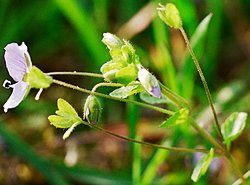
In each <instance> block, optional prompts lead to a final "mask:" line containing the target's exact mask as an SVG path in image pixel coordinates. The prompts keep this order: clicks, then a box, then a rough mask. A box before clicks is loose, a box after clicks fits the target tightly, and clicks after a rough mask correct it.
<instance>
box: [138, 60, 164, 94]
mask: <svg viewBox="0 0 250 185" xmlns="http://www.w3.org/2000/svg"><path fill="white" fill-rule="evenodd" d="M138 68H139V72H138V80H139V81H140V82H141V85H142V86H143V87H144V89H145V90H146V91H147V92H148V93H149V94H150V95H152V96H154V97H156V98H161V89H160V86H159V83H158V80H157V79H156V77H155V76H154V75H152V74H151V73H150V72H149V71H148V70H146V69H145V68H143V67H142V66H141V65H138Z"/></svg>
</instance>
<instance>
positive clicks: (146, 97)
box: [140, 91, 170, 104]
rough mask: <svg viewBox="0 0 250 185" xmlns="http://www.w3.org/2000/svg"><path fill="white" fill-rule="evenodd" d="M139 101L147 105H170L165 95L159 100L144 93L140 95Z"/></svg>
mask: <svg viewBox="0 0 250 185" xmlns="http://www.w3.org/2000/svg"><path fill="white" fill-rule="evenodd" d="M140 99H141V100H142V101H144V102H146V103H149V104H163V103H165V104H167V103H170V101H169V99H168V98H167V97H166V96H165V95H162V97H161V98H156V97H153V96H151V95H150V94H149V93H147V92H145V91H144V92H141V93H140Z"/></svg>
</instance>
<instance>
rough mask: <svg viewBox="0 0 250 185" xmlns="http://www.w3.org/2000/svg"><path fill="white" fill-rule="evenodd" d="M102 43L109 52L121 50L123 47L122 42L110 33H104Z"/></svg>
mask: <svg viewBox="0 0 250 185" xmlns="http://www.w3.org/2000/svg"><path fill="white" fill-rule="evenodd" d="M102 42H103V43H104V44H105V45H106V46H107V47H108V48H109V50H112V49H116V48H121V47H122V45H123V42H122V40H121V39H119V38H118V37H117V36H115V35H113V34H111V33H104V34H103V39H102Z"/></svg>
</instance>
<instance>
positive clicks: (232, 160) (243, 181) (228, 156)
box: [225, 150, 247, 185]
mask: <svg viewBox="0 0 250 185" xmlns="http://www.w3.org/2000/svg"><path fill="white" fill-rule="evenodd" d="M225 156H226V158H227V159H228V160H229V162H230V164H231V166H232V168H233V169H234V171H235V173H236V174H237V176H238V177H239V178H240V179H241V183H242V184H244V185H247V181H246V179H245V177H244V175H243V174H242V172H241V170H240V167H239V165H238V164H237V163H236V161H235V159H234V158H233V156H232V155H231V153H230V152H229V151H228V150H226V153H225Z"/></svg>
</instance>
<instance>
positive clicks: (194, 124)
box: [191, 120, 225, 153]
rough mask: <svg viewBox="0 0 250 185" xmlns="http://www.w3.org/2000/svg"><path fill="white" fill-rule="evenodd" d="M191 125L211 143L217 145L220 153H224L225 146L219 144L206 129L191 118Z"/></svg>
mask: <svg viewBox="0 0 250 185" xmlns="http://www.w3.org/2000/svg"><path fill="white" fill-rule="evenodd" d="M191 125H192V127H194V129H195V130H196V131H197V132H199V134H200V135H201V136H202V137H203V138H205V139H206V140H208V141H209V142H210V143H211V144H213V145H214V146H215V147H217V148H218V149H219V150H221V152H222V153H225V148H224V147H223V146H222V145H221V144H219V143H218V142H217V141H216V140H215V139H214V138H213V136H211V135H210V134H209V133H208V132H207V131H206V130H204V129H203V128H202V127H200V126H199V125H198V124H197V123H196V122H195V121H194V120H191Z"/></svg>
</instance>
